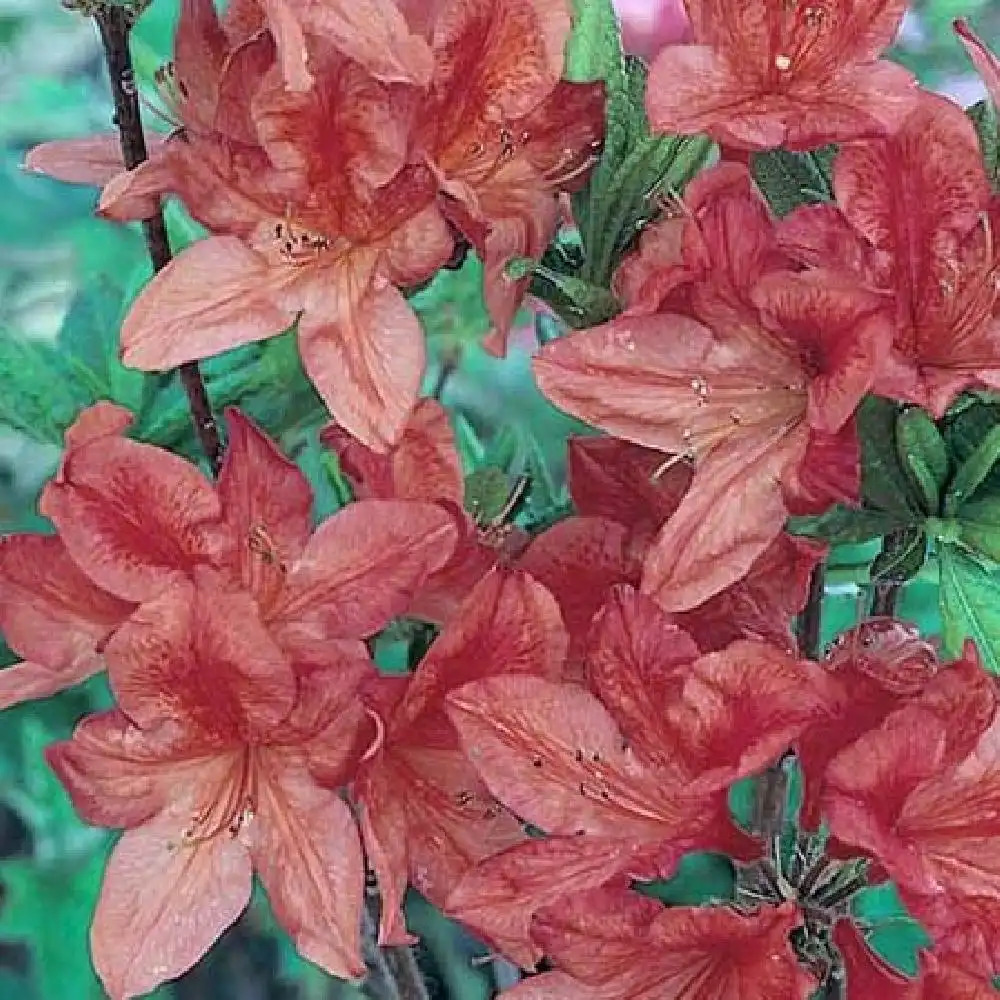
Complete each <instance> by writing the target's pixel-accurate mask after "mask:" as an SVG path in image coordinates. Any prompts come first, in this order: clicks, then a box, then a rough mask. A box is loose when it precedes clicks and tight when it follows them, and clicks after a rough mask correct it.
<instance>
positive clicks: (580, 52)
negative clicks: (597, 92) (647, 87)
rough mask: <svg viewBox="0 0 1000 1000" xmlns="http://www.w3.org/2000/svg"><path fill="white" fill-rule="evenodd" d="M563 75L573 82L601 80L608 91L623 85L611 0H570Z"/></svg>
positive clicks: (615, 90)
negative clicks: (570, 22) (571, 11)
mask: <svg viewBox="0 0 1000 1000" xmlns="http://www.w3.org/2000/svg"><path fill="white" fill-rule="evenodd" d="M565 75H566V79H567V80H571V81H573V82H574V83H589V82H590V81H593V80H604V81H605V82H606V83H607V84H608V91H609V92H610V93H615V92H617V91H620V90H622V89H624V88H625V87H626V85H627V81H626V79H625V62H624V56H623V53H622V42H621V32H620V30H619V27H618V17H617V15H616V14H615V9H614V6H613V4H612V3H611V0H573V29H572V31H571V32H570V36H569V38H568V39H567V41H566V69H565Z"/></svg>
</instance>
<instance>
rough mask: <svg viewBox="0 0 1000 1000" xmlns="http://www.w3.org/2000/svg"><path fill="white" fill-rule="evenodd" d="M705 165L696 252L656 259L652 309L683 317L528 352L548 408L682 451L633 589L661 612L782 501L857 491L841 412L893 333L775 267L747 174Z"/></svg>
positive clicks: (779, 518)
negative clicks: (683, 481) (688, 465)
mask: <svg viewBox="0 0 1000 1000" xmlns="http://www.w3.org/2000/svg"><path fill="white" fill-rule="evenodd" d="M717 170H718V171H719V172H718V173H717V174H716V178H717V179H718V180H719V181H722V180H724V181H725V183H713V185H712V196H711V198H710V199H709V200H708V201H707V202H706V204H705V205H703V206H702V210H701V211H700V212H699V213H698V214H697V215H695V216H694V217H693V218H692V219H690V220H689V223H688V225H689V227H690V229H691V232H690V234H685V242H686V243H689V244H690V245H691V246H692V247H694V248H696V250H693V251H692V255H691V256H690V257H689V258H686V259H685V260H684V261H683V262H682V264H681V265H679V266H678V265H677V264H675V263H672V264H671V265H669V266H670V267H671V269H672V270H673V271H674V272H676V271H678V267H679V270H680V273H679V274H673V275H672V276H671V292H670V294H669V295H668V296H667V297H666V299H665V305H664V307H663V308H665V309H673V310H686V312H684V311H661V312H653V313H650V312H649V308H648V305H647V304H646V303H643V304H642V305H641V306H639V307H637V308H636V309H635V310H634V311H631V312H629V313H626V314H625V315H624V316H622V317H620V318H618V319H615V320H612V321H611V322H610V323H607V324H605V325H603V326H600V327H595V328H594V329H591V330H584V331H580V332H578V333H574V334H570V335H569V336H566V337H564V338H562V339H560V340H557V341H555V342H554V343H552V344H550V345H548V346H547V347H545V348H543V349H542V351H541V352H540V354H539V356H538V357H537V359H536V361H535V373H536V376H537V379H538V383H539V385H540V387H541V389H542V391H543V392H544V393H545V394H546V395H547V396H548V397H549V398H550V399H551V400H552V401H553V402H554V403H556V405H558V406H559V407H560V408H561V409H564V410H566V411H567V412H569V413H571V414H573V415H574V416H577V417H580V418H581V419H584V420H587V421H589V422H590V423H592V424H594V425H596V426H598V427H600V428H602V429H603V430H606V431H608V432H609V433H611V434H614V435H617V436H619V437H622V438H625V439H626V440H630V441H634V442H636V443H638V444H642V445H645V446H647V447H652V448H657V449H659V450H661V451H665V452H669V453H672V454H675V455H677V456H678V460H679V456H681V455H686V456H687V457H688V458H690V459H692V460H693V461H694V466H695V471H694V479H693V480H692V484H691V488H690V490H689V491H688V493H687V495H686V496H685V498H684V499H683V500H682V501H681V503H680V505H679V507H678V508H677V510H676V512H675V513H674V514H673V516H672V517H671V518H670V520H669V521H668V522H667V523H666V525H665V526H664V528H663V530H662V531H661V533H660V535H659V536H658V538H657V539H656V541H655V542H654V543H653V546H652V547H651V549H650V552H649V554H648V556H647V558H646V564H645V569H644V576H643V589H644V590H645V591H646V592H647V593H650V594H652V595H654V596H655V597H656V599H657V601H659V602H660V603H661V604H662V605H663V606H664V607H665V608H667V609H669V610H672V611H683V610H687V609H689V608H692V607H695V606H697V605H698V604H701V603H702V602H703V601H705V600H706V599H708V598H709V597H711V596H712V595H713V594H716V593H718V592H719V591H720V590H722V589H723V588H725V587H726V586H728V585H729V584H731V583H733V582H734V581H735V580H738V579H739V578H740V577H742V576H744V575H745V574H746V573H747V571H748V570H749V568H750V566H751V565H752V564H753V562H754V560H755V559H756V558H758V557H759V556H760V554H761V553H762V552H763V551H764V550H765V549H766V548H767V547H768V545H770V544H771V542H772V541H773V540H774V538H775V537H776V536H777V535H778V533H779V531H780V530H781V528H782V526H783V524H784V522H785V519H786V517H787V515H788V513H789V511H791V512H795V513H799V512H808V511H820V510H823V509H825V508H826V506H828V505H829V503H831V502H832V501H834V500H835V499H837V498H840V499H848V500H850V499H855V498H856V495H857V488H858V456H857V443H856V440H855V435H854V428H853V420H852V418H853V413H854V409H855V407H856V406H857V404H858V402H859V401H860V399H861V398H862V397H863V396H864V394H865V393H866V392H867V391H868V390H869V389H870V388H871V386H872V384H873V382H874V380H875V378H876V376H877V375H878V373H879V371H880V367H881V363H882V362H883V360H884V358H885V355H886V353H887V352H888V349H889V341H890V338H891V334H892V328H891V321H890V317H889V315H888V314H887V312H886V309H885V301H884V297H883V296H881V295H879V294H876V293H874V292H868V291H865V290H864V289H862V288H860V287H859V286H858V284H857V282H855V281H853V280H847V279H844V278H839V277H838V276H837V275H835V274H831V273H828V272H822V273H818V272H817V273H812V274H806V275H800V274H797V273H794V272H793V271H792V270H784V269H776V267H777V262H778V261H779V260H780V259H781V258H780V255H778V256H775V255H776V240H775V236H774V229H773V222H772V220H771V219H770V217H769V216H768V215H767V214H766V209H764V208H763V206H762V203H761V201H760V198H759V196H758V195H757V194H756V193H755V192H754V190H753V189H752V186H751V182H750V180H749V177H748V176H747V174H746V171H745V169H743V168H738V167H733V165H731V164H725V165H723V166H722V167H720V168H717ZM703 217H704V220H705V223H704V224H703V222H702V218H703ZM734 247H742V248H746V250H747V253H748V255H749V256H743V255H740V254H735V253H734V252H733V248H734ZM786 266H789V267H790V262H787V261H786ZM681 294H682V295H683V298H682V299H681V301H680V302H677V304H676V305H675V304H674V302H676V296H678V295H681Z"/></svg>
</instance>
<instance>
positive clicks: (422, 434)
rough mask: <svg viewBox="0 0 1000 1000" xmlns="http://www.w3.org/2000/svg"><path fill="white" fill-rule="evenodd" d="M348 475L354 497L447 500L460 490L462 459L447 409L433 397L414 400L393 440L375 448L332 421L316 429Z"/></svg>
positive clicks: (461, 494)
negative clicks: (383, 449)
mask: <svg viewBox="0 0 1000 1000" xmlns="http://www.w3.org/2000/svg"><path fill="white" fill-rule="evenodd" d="M320 439H321V440H322V442H323V444H325V445H326V446H327V447H328V448H330V449H332V450H333V451H334V453H335V454H336V455H337V458H338V460H339V461H340V467H341V468H342V469H343V470H344V473H345V474H346V475H347V477H348V478H349V479H350V480H351V484H352V485H353V486H354V492H355V496H356V497H357V499H359V500H364V499H367V498H369V497H375V498H377V499H381V500H452V501H453V502H454V503H456V504H458V505H459V506H461V504H462V500H463V497H464V493H465V487H464V482H463V475H462V463H461V460H460V459H459V456H458V451H457V450H456V448H455V435H454V432H453V431H452V429H451V423H450V422H449V420H448V411H447V410H446V409H445V408H444V407H443V406H442V405H441V404H440V403H438V402H437V400H434V399H422V400H420V402H419V403H417V405H416V407H415V408H414V410H413V412H412V413H411V414H410V419H409V420H408V421H407V422H406V427H405V429H404V430H403V435H402V437H401V438H400V439H399V442H398V444H396V445H395V447H393V448H392V449H391V451H390V452H389V453H388V454H384V455H383V454H380V453H378V452H374V451H372V450H371V449H370V448H367V447H365V446H364V445H363V444H362V443H361V442H360V441H358V440H357V439H356V438H354V437H352V436H351V435H350V434H348V433H347V432H346V431H345V430H344V429H343V428H340V427H337V426H336V424H330V425H329V426H327V427H325V428H324V429H323V431H322V432H321V434H320Z"/></svg>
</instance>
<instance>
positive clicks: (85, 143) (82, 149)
mask: <svg viewBox="0 0 1000 1000" xmlns="http://www.w3.org/2000/svg"><path fill="white" fill-rule="evenodd" d="M162 141H163V140H162V137H160V136H155V135H150V134H147V136H146V145H147V149H148V150H149V151H150V152H152V151H154V150H155V149H156V146H157V144H158V143H160V142H162ZM24 168H25V170H31V171H32V172H34V173H37V174H45V175H46V176H48V177H54V178H55V179H56V180H59V181H65V182H66V183H68V184H90V185H93V186H95V187H102V186H103V185H105V184H107V182H108V181H110V180H111V178H112V177H115V176H117V175H118V174H120V173H121V172H122V171H123V170H124V169H125V163H124V161H123V160H122V147H121V138H120V137H119V135H118V133H117V132H101V133H98V134H97V135H88V136H85V137H84V138H82V139H59V140H56V141H55V142H43V143H42V144H41V145H39V146H35V147H34V148H33V149H31V150H29V152H28V155H27V156H26V157H25V158H24Z"/></svg>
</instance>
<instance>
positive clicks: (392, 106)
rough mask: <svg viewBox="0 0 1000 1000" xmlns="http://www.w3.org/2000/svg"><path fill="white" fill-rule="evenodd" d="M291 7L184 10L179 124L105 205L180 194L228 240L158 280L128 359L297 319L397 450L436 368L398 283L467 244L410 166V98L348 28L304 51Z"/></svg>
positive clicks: (310, 356) (337, 401) (314, 363)
mask: <svg viewBox="0 0 1000 1000" xmlns="http://www.w3.org/2000/svg"><path fill="white" fill-rule="evenodd" d="M338 6H339V5H338ZM283 12H284V14H287V13H288V12H287V10H286V9H285V8H284V5H283V4H273V5H271V4H269V5H268V6H267V16H266V17H265V15H264V13H263V12H261V11H260V10H259V9H257V8H256V7H253V6H251V7H250V9H249V10H247V9H245V5H235V6H234V7H232V8H230V10H229V12H228V13H227V14H226V15H224V16H223V19H222V21H221V22H220V21H219V19H218V16H217V15H216V13H215V10H214V7H213V5H212V3H211V2H210V0H185V2H184V4H183V5H182V10H181V19H180V23H179V26H178V33H177V42H176V49H177V58H176V62H175V63H174V64H172V67H170V69H169V72H167V73H166V74H165V75H164V88H165V97H166V98H167V103H168V105H169V111H168V115H169V117H171V119H172V120H174V121H175V124H176V125H177V126H178V128H177V130H176V131H175V132H174V133H173V134H172V135H171V136H170V137H169V138H168V140H167V141H166V142H165V143H163V144H162V145H161V146H160V147H159V148H158V149H157V150H156V151H154V153H153V156H152V157H151V159H150V160H148V161H147V162H145V163H143V164H142V165H141V166H139V167H138V168H137V169H136V170H133V171H129V172H127V173H124V174H119V175H118V176H117V177H114V178H112V179H111V180H110V181H109V182H108V184H107V185H106V187H105V189H104V192H103V194H102V197H101V212H102V214H104V215H106V216H108V217H111V218H117V219H128V218H141V217H144V216H147V215H148V214H150V212H149V209H150V202H151V199H153V200H155V198H156V196H158V195H160V194H165V193H172V194H176V195H178V196H179V197H180V198H181V199H182V200H183V201H184V203H185V205H186V207H187V208H188V210H189V211H190V212H191V214H192V215H193V216H194V218H195V219H196V220H197V221H199V222H200V223H202V224H203V225H204V226H205V227H206V228H207V229H209V231H210V232H211V233H212V236H211V237H210V238H209V239H207V240H202V241H200V242H198V243H195V244H194V245H192V246H191V247H189V248H188V249H187V250H185V251H184V252H182V253H181V254H180V255H179V256H178V257H177V258H176V259H175V260H174V261H172V262H171V263H170V264H169V265H168V266H167V267H166V268H165V269H164V270H163V271H162V272H161V273H160V274H158V275H157V276H156V277H155V278H154V279H153V281H152V282H151V283H150V284H149V285H148V286H147V288H146V289H145V290H144V291H143V292H142V294H141V295H140V296H139V298H138V299H137V300H136V302H135V304H134V305H133V308H132V310H131V311H130V313H129V315H128V317H127V318H126V320H125V323H124V325H123V328H122V356H123V359H124V361H125V363H126V364H129V365H132V366H134V367H137V368H141V369H143V370H147V371H151V370H162V369H167V368H172V367H174V366H176V365H178V364H181V363H183V362H186V361H191V360H194V359H197V358H204V357H210V356H212V355H214V354H218V353H221V352H222V351H226V350H228V349H230V348H233V347H236V346H239V345H241V344H247V343H251V342H254V341H259V340H263V339H265V338H267V337H271V336H274V335H275V334H278V333H281V332H282V331H284V330H286V329H288V328H289V327H291V326H292V325H293V324H296V322H297V330H298V342H299V350H300V353H301V356H302V361H303V365H304V367H305V369H306V372H307V374H308V375H309V377H310V379H311V380H312V381H313V383H314V385H315V386H316V389H317V391H318V392H319V394H320V395H321V396H322V397H323V399H324V401H325V402H326V404H327V405H328V407H329V408H330V411H331V412H332V413H333V415H334V416H335V417H336V418H337V420H338V421H339V422H340V423H342V424H343V425H344V426H346V427H348V428H349V429H350V430H351V431H352V432H353V433H354V434H356V435H357V436H358V437H360V438H361V439H363V440H364V441H365V442H366V443H367V444H369V445H370V446H372V447H373V448H376V449H379V448H381V449H384V448H386V447H388V446H389V445H390V444H391V443H392V442H394V441H395V440H396V438H397V437H398V435H399V433H400V432H401V430H402V427H403V424H404V422H405V420H406V417H407V415H408V413H409V410H410V408H411V407H412V406H413V404H414V402H415V401H416V396H417V390H418V388H419V384H420V378H421V375H422V372H423V367H424V343H423V334H422V331H421V329H420V325H419V322H418V321H417V318H416V316H415V314H414V313H413V311H412V310H411V309H410V307H409V306H408V305H407V303H406V301H405V299H404V298H403V295H402V293H401V292H400V291H399V288H398V286H408V285H415V284H418V283H420V282H422V281H424V280H426V279H427V278H429V277H430V276H431V275H433V274H434V272H435V271H436V270H437V269H438V267H439V266H440V265H441V264H443V263H444V262H445V261H446V260H447V259H448V257H449V256H450V254H451V252H452V248H453V238H452V236H451V234H450V232H449V230H448V227H447V225H446V223H445V221H444V219H443V218H442V217H441V215H440V213H439V212H438V211H437V209H436V208H435V207H434V197H435V182H434V179H433V177H432V175H431V173H430V171H429V170H428V169H427V168H426V167H425V166H423V165H408V156H409V146H410V138H409V132H408V129H409V124H408V120H407V116H406V114H405V112H404V111H401V110H400V108H401V105H402V106H405V104H406V102H405V100H403V101H402V102H400V100H399V98H398V96H397V97H396V98H394V91H393V87H392V86H391V85H390V84H388V83H385V82H382V80H381V79H379V78H378V77H376V76H374V75H372V74H371V73H369V72H367V71H366V70H365V69H364V68H363V67H362V65H361V64H360V63H358V62H357V61H355V60H354V59H353V58H351V56H352V55H355V54H358V53H357V52H356V45H352V44H350V38H351V37H354V36H351V35H350V33H347V36H345V34H344V32H343V31H339V30H336V28H337V25H336V24H334V25H332V27H331V32H330V36H329V37H328V36H327V35H324V34H322V33H320V32H319V31H318V29H317V32H316V33H308V34H306V35H303V36H302V41H301V46H299V48H298V49H296V50H295V51H297V52H298V59H297V60H296V58H293V57H290V56H289V36H288V34H287V32H288V30H292V29H294V28H295V24H296V22H295V21H294V19H292V18H290V17H286V16H283ZM341 13H343V12H341ZM331 17H332V18H333V19H334V20H336V15H335V14H334V13H333V12H331ZM399 21H400V25H397V27H401V30H405V24H404V23H402V19H401V18H400V19H399ZM341 27H342V25H341ZM411 42H419V44H421V45H422V44H423V43H422V42H421V41H420V40H419V39H416V40H414V39H410V38H409V35H407V38H406V44H407V45H409V44H410V43H411ZM345 47H346V51H345ZM293 49H294V46H293ZM303 54H304V55H305V57H306V64H307V65H306V67H305V68H304V67H303V66H302V65H301V59H302V56H303ZM428 58H429V53H428ZM425 61H426V60H425ZM296 66H298V69H296V68H295V67H296ZM383 69H385V67H383ZM289 74H291V75H292V77H293V82H295V86H294V87H293V88H292V89H289V87H288V86H286V80H287V77H288V75H289ZM301 74H306V75H307V78H308V85H306V78H305V77H302V76H301ZM382 75H383V76H385V73H383V74H382ZM389 75H390V77H391V78H392V79H395V76H393V74H389ZM418 76H419V74H418ZM331 150H335V155H333V154H331ZM75 155H77V150H76V149H74V147H72V146H70V147H68V148H66V147H57V148H56V149H53V148H52V147H47V148H44V149H42V150H40V151H36V152H35V153H34V154H33V155H32V156H31V157H29V161H28V163H29V166H32V167H34V168H35V169H40V170H43V171H46V172H49V173H53V174H55V175H56V176H60V175H67V171H66V170H64V169H63V165H64V164H66V163H67V162H69V163H71V164H72V161H73V157H74V156H75ZM75 170H78V168H77V167H76V166H72V165H71V166H70V172H72V171H75Z"/></svg>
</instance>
